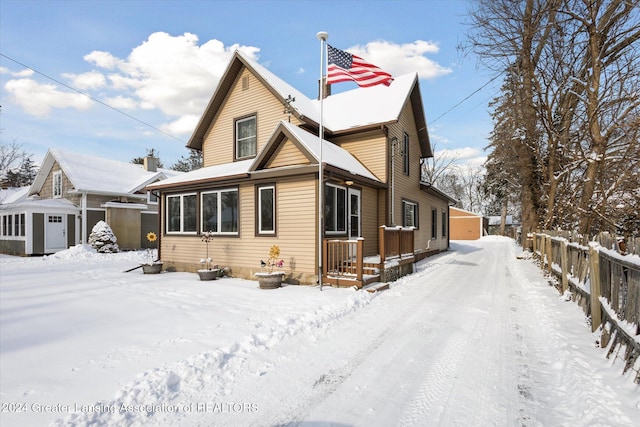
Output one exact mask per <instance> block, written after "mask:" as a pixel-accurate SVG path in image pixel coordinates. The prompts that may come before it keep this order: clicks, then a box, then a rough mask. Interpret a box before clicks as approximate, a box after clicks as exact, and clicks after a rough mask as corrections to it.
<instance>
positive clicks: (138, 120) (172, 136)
mask: <svg viewBox="0 0 640 427" xmlns="http://www.w3.org/2000/svg"><path fill="white" fill-rule="evenodd" d="M0 56H2V57H3V58H7V59H8V60H9V61H13V62H15V63H16V64H18V65H20V66H22V67H24V68H27V69H29V70H31V71H33V72H34V73H37V74H40V75H41V76H43V77H46V78H47V79H49V80H51V81H54V82H56V83H58V84H59V85H61V86H64V87H66V88H67V89H69V90H72V91H74V92H77V93H79V94H80V95H83V96H86V97H87V98H89V99H90V100H92V101H93V102H97V103H98V104H100V105H103V106H105V107H107V108H110V109H112V110H113V111H115V112H117V113H120V114H122V115H123V116H126V117H128V118H130V119H133V120H135V121H136V122H138V123H141V124H143V125H145V126H147V127H150V128H151V129H153V130H155V131H158V132H160V133H162V134H164V135H166V136H168V137H169V138H173V139H175V140H177V141H180V142H182V143H183V144H186V142H185V141H183V140H182V139H180V138H178V137H177V136H175V135H171V134H170V133H168V132H165V131H163V130H162V129H158V128H157V127H155V126H153V125H151V124H149V123H147V122H145V121H143V120H140V119H139V118H137V117H134V116H132V115H131V114H129V113H125V112H124V111H122V110H119V109H117V108H115V107H112V106H111V105H109V104H107V103H106V102H104V101H100V100H99V99H97V98H94V97H93V96H91V95H89V94H88V93H86V92H83V91H81V90H79V89H76V88H74V87H73V86H69V85H68V84H66V83H63V82H61V81H60V80H57V79H54V78H53V77H51V76H48V75H46V74H45V73H42V72H40V71H38V70H36V69H35V68H33V67H29V66H28V65H26V64H23V63H22V62H20V61H17V60H15V59H13V58H11V57H10V56H7V55H5V54H4V53H0Z"/></svg>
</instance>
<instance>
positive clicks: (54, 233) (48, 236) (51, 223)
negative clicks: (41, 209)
mask: <svg viewBox="0 0 640 427" xmlns="http://www.w3.org/2000/svg"><path fill="white" fill-rule="evenodd" d="M65 217H66V215H58V214H47V215H46V218H45V223H44V228H45V231H44V235H45V238H44V250H45V252H56V251H59V250H61V249H66V248H67V232H66V231H67V230H66V228H67V227H66V224H65Z"/></svg>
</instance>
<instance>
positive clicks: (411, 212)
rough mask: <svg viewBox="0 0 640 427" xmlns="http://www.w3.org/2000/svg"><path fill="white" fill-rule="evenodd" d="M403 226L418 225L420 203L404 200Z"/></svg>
mask: <svg viewBox="0 0 640 427" xmlns="http://www.w3.org/2000/svg"><path fill="white" fill-rule="evenodd" d="M402 226H403V227H416V228H417V227H418V205H417V204H416V203H413V202H409V201H407V200H403V201H402Z"/></svg>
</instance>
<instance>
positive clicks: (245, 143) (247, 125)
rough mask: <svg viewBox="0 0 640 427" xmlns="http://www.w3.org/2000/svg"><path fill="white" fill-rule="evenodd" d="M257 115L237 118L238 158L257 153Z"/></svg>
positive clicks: (252, 155)
mask: <svg viewBox="0 0 640 427" xmlns="http://www.w3.org/2000/svg"><path fill="white" fill-rule="evenodd" d="M256 141H257V130H256V116H251V117H245V118H244V119H239V120H236V159H244V158H247V157H254V156H255V155H256Z"/></svg>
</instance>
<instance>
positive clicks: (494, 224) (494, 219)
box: [487, 215, 514, 236]
mask: <svg viewBox="0 0 640 427" xmlns="http://www.w3.org/2000/svg"><path fill="white" fill-rule="evenodd" d="M501 221H502V217H501V216H500V215H496V216H490V217H489V225H488V227H487V233H488V234H490V235H495V234H500V222H501ZM513 233H514V231H513V215H507V216H506V217H505V221H504V235H505V236H513Z"/></svg>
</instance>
